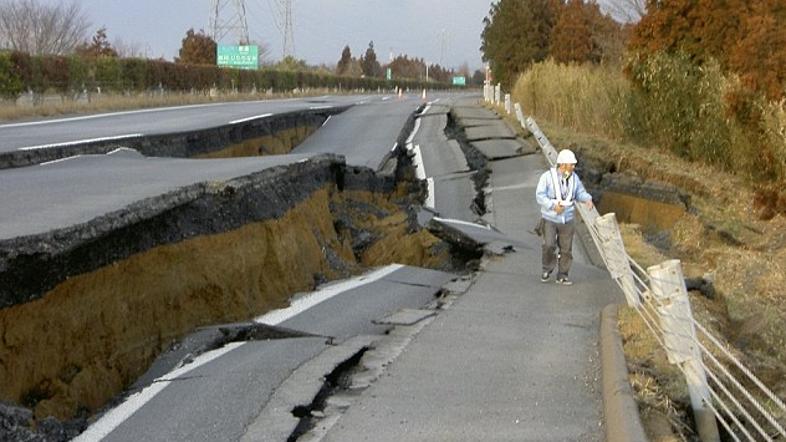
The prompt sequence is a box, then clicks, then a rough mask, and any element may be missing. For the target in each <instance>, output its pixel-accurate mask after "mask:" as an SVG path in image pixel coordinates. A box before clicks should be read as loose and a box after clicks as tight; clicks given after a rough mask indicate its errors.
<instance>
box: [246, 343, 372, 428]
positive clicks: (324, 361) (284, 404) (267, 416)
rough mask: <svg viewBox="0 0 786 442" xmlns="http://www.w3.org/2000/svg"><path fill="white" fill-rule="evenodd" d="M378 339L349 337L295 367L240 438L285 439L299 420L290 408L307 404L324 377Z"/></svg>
mask: <svg viewBox="0 0 786 442" xmlns="http://www.w3.org/2000/svg"><path fill="white" fill-rule="evenodd" d="M379 338H380V336H373V335H370V336H369V335H360V336H356V337H353V338H350V339H348V340H346V341H344V342H343V343H341V344H339V345H336V346H331V347H327V348H325V349H324V350H323V351H322V352H321V353H319V354H318V355H317V356H316V357H314V358H313V359H311V360H309V361H307V362H306V363H304V364H303V365H301V366H300V367H298V368H297V369H296V370H295V371H293V372H292V374H290V375H289V377H288V378H287V379H285V380H284V381H283V382H282V383H281V385H280V386H279V387H278V388H277V389H276V391H275V393H273V395H272V396H271V397H270V400H268V401H267V403H266V404H265V406H264V408H262V410H261V412H260V413H259V414H258V415H257V417H256V418H255V419H254V421H253V422H252V423H251V424H250V425H249V426H248V428H247V429H246V430H245V433H244V434H243V435H242V437H241V438H240V440H241V441H242V442H251V441H260V440H277V441H283V440H288V439H289V438H290V436H291V435H292V433H293V432H294V431H295V428H296V427H297V425H298V423H299V422H300V419H299V418H297V417H295V416H294V415H293V414H292V410H293V409H294V408H295V407H297V406H300V405H305V404H310V403H311V402H312V401H313V400H314V398H315V397H316V396H317V393H319V391H320V390H321V389H322V386H323V385H324V379H325V376H327V375H328V374H329V373H331V372H333V370H335V368H336V367H338V366H339V365H340V364H341V363H342V362H344V361H347V360H348V359H350V358H351V357H352V356H353V355H356V354H357V353H358V352H360V351H361V350H363V349H364V348H367V347H368V346H370V345H371V344H372V343H373V342H374V341H376V340H378V339H379Z"/></svg>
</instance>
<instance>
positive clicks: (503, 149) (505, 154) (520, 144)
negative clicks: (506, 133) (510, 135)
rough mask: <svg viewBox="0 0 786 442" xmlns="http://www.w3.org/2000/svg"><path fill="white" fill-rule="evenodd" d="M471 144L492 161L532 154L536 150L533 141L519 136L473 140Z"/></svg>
mask: <svg viewBox="0 0 786 442" xmlns="http://www.w3.org/2000/svg"><path fill="white" fill-rule="evenodd" d="M472 145H473V146H475V148H476V149H478V150H479V151H480V152H481V153H482V154H483V156H485V157H486V158H488V159H489V160H492V161H494V160H500V159H505V158H511V157H515V156H519V155H529V154H534V153H536V152H537V151H538V150H537V148H536V147H535V145H534V144H533V143H531V142H529V141H527V140H524V139H521V138H516V139H495V140H481V141H473V142H472Z"/></svg>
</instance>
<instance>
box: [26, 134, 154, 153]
mask: <svg viewBox="0 0 786 442" xmlns="http://www.w3.org/2000/svg"><path fill="white" fill-rule="evenodd" d="M141 136H143V135H142V134H126V135H117V136H114V137H103V138H90V139H86V140H76V141H66V142H63V143H51V144H41V145H38V146H27V147H20V148H18V149H17V150H36V149H47V148H50V147H66V146H74V145H77V144H85V143H95V142H98V141H115V140H123V139H126V138H138V137H141Z"/></svg>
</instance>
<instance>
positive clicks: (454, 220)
mask: <svg viewBox="0 0 786 442" xmlns="http://www.w3.org/2000/svg"><path fill="white" fill-rule="evenodd" d="M434 219H435V220H437V221H444V222H447V223H453V224H463V225H465V226H472V227H480V228H481V229H486V230H491V227H489V226H486V225H483V224H477V223H471V222H469V221H463V220H460V219H453V218H440V217H438V216H435V217H434Z"/></svg>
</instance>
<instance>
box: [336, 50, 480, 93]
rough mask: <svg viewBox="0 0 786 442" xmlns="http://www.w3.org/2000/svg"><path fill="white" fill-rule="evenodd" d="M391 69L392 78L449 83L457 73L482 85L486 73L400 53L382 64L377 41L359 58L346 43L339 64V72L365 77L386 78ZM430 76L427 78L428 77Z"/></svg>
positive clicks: (471, 82) (340, 73)
mask: <svg viewBox="0 0 786 442" xmlns="http://www.w3.org/2000/svg"><path fill="white" fill-rule="evenodd" d="M388 69H389V70H390V74H391V77H392V78H407V79H418V80H429V81H436V82H441V83H450V82H451V81H452V79H453V77H455V76H463V77H465V79H466V81H467V84H473V85H482V84H483V81H484V80H485V74H484V73H483V71H481V70H476V71H475V72H474V73H470V69H469V66H468V65H467V64H466V63H464V64H463V65H462V66H461V67H459V68H458V69H452V68H446V67H443V66H440V65H439V64H427V63H426V61H425V60H424V59H423V58H417V57H414V58H410V57H409V56H408V55H406V54H399V55H397V56H396V57H394V58H392V59H391V60H390V62H389V63H387V64H381V63H380V62H379V60H378V58H377V53H376V51H375V49H374V42H373V41H371V42H369V44H368V48H367V49H366V51H365V52H364V53H363V54H362V55H361V56H360V57H357V58H356V57H353V55H352V49H351V48H350V47H349V45H346V46H344V49H343V50H342V51H341V58H339V60H338V62H337V63H336V74H337V75H350V76H363V77H368V78H385V77H386V76H387V72H388ZM426 75H428V78H427V77H426Z"/></svg>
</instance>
